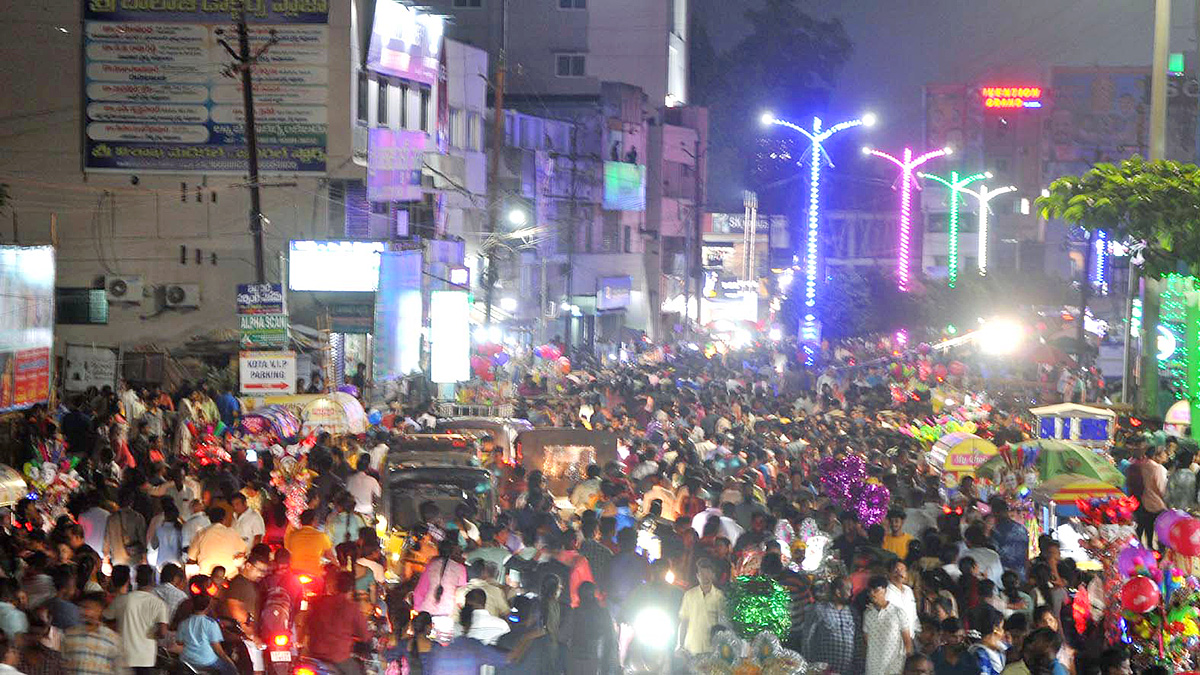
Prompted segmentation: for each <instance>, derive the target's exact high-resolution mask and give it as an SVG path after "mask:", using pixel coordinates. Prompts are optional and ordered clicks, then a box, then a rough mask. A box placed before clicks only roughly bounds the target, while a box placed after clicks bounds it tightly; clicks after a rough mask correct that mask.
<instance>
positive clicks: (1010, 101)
mask: <svg viewBox="0 0 1200 675" xmlns="http://www.w3.org/2000/svg"><path fill="white" fill-rule="evenodd" d="M1042 94H1043V90H1042V88H1041V87H983V88H981V89H980V90H979V95H980V96H982V97H983V107H984V108H989V109H1000V110H1011V109H1014V108H1040V107H1042Z"/></svg>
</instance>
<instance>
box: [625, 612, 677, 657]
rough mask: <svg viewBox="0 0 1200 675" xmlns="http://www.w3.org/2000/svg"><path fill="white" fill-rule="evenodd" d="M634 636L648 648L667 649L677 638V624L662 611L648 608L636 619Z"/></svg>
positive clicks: (634, 621)
mask: <svg viewBox="0 0 1200 675" xmlns="http://www.w3.org/2000/svg"><path fill="white" fill-rule="evenodd" d="M633 634H634V635H635V636H636V638H637V640H638V642H640V643H642V644H644V645H646V646H647V647H653V648H655V649H666V648H667V647H669V646H670V644H671V641H672V639H673V638H674V637H675V623H674V621H672V620H671V617H670V615H668V614H667V613H666V612H665V611H663V610H662V609H660V608H658V607H647V608H645V609H643V610H641V611H640V612H638V613H637V616H635V617H634V619H633Z"/></svg>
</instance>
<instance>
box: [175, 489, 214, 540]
mask: <svg viewBox="0 0 1200 675" xmlns="http://www.w3.org/2000/svg"><path fill="white" fill-rule="evenodd" d="M188 509H189V511H188V512H189V513H191V515H190V516H188V519H187V520H186V521H184V523H183V529H182V530H181V531H180V535H179V543H180V545H181V546H183V547H184V548H187V547H189V546H191V545H192V540H194V539H195V538H196V535H197V534H199V533H200V531H201V530H203V529H204V528H206V527H208V526H209V525H212V522H211V521H209V519H208V514H207V513H205V512H204V504H202V503H201V502H200V500H199V499H193V500H192V501H191V504H190V505H189V506H188Z"/></svg>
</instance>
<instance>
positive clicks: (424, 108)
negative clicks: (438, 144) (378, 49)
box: [421, 87, 430, 131]
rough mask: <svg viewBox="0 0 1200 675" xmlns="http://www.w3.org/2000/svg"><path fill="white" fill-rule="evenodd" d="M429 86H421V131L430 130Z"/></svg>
mask: <svg viewBox="0 0 1200 675" xmlns="http://www.w3.org/2000/svg"><path fill="white" fill-rule="evenodd" d="M429 93H430V92H429V88H428V87H421V131H429V98H430V96H429Z"/></svg>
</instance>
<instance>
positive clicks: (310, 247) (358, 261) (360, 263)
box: [288, 241, 386, 293]
mask: <svg viewBox="0 0 1200 675" xmlns="http://www.w3.org/2000/svg"><path fill="white" fill-rule="evenodd" d="M385 248H386V245H385V244H384V243H383V242H381V241H292V242H291V243H290V244H289V245H288V288H289V289H291V290H293V291H351V292H363V293H369V292H372V291H374V290H375V288H376V286H377V285H378V284H379V254H380V253H381V252H383V250H384V249H385Z"/></svg>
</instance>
